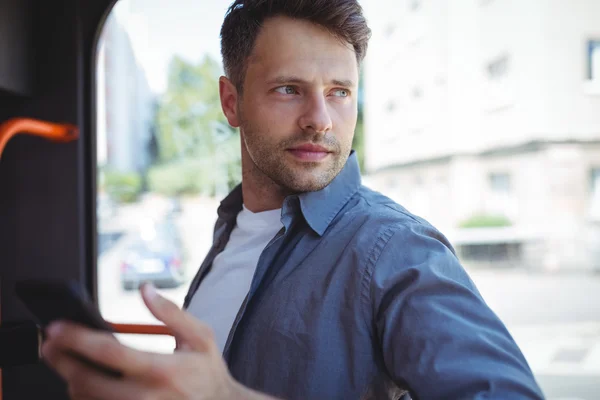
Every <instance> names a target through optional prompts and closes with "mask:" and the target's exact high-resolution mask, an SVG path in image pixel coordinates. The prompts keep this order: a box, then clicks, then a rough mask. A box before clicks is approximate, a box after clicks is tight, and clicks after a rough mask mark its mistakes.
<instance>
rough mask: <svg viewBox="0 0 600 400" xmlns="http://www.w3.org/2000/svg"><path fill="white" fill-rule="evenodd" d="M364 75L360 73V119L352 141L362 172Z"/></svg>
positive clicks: (363, 162) (363, 164)
mask: <svg viewBox="0 0 600 400" xmlns="http://www.w3.org/2000/svg"><path fill="white" fill-rule="evenodd" d="M364 87H365V81H364V73H363V71H362V70H361V71H360V78H359V85H358V118H357V121H356V130H355V131H354V138H353V139H352V148H353V149H354V150H355V151H356V155H357V156H358V163H359V165H360V169H361V171H364V170H365V168H364V166H365V122H364V121H365V118H364Z"/></svg>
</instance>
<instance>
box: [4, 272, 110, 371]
mask: <svg viewBox="0 0 600 400" xmlns="http://www.w3.org/2000/svg"><path fill="white" fill-rule="evenodd" d="M15 292H16V294H17V296H18V297H19V298H20V299H21V300H22V301H23V303H25V305H26V306H27V308H28V309H29V310H30V311H31V312H32V313H33V315H34V316H35V317H36V319H37V320H38V321H37V322H38V323H39V324H40V325H41V326H42V327H43V328H45V327H47V326H48V325H50V324H51V323H52V322H54V321H58V320H67V321H72V322H76V323H79V324H81V325H84V326H86V327H88V328H92V329H98V330H101V331H107V332H114V330H113V329H112V327H111V326H110V324H109V323H108V322H106V321H105V320H104V318H102V315H100V310H98V308H97V307H96V306H95V305H94V304H93V303H92V301H91V299H90V297H89V295H88V294H87V292H86V291H85V289H84V288H83V287H82V286H81V285H79V284H78V283H77V282H59V281H42V280H27V281H20V282H17V284H16V286H15ZM73 356H74V357H76V358H77V359H79V360H80V361H81V362H83V363H85V364H86V365H88V366H90V367H93V368H95V369H97V370H98V371H100V372H102V373H104V374H107V375H109V376H112V377H115V378H119V377H122V374H121V373H120V372H119V371H114V370H112V369H109V368H107V367H104V366H102V365H97V364H95V363H93V362H91V361H89V360H87V359H85V358H83V357H81V356H78V355H76V354H73Z"/></svg>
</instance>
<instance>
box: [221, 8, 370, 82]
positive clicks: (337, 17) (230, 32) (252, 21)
mask: <svg viewBox="0 0 600 400" xmlns="http://www.w3.org/2000/svg"><path fill="white" fill-rule="evenodd" d="M275 16H285V17H290V18H295V19H302V20H306V21H309V22H312V23H314V24H316V25H320V26H322V27H324V28H325V29H327V30H328V31H330V32H331V33H332V34H333V35H334V36H336V37H338V38H339V39H340V40H342V41H344V42H347V43H348V44H350V45H351V46H352V47H353V48H354V52H355V53H356V59H357V62H358V63H359V64H360V63H361V61H362V60H363V58H364V57H365V54H366V52H367V45H368V42H369V38H370V37H371V30H370V29H369V27H368V26H367V21H366V19H365V17H364V16H363V12H362V7H361V6H360V5H359V4H358V0H235V1H234V2H233V4H232V5H231V6H230V7H229V9H228V10H227V14H226V15H225V20H224V21H223V26H222V27H221V55H222V56H223V66H224V68H225V74H226V75H227V77H228V78H229V79H230V80H231V81H232V82H233V84H234V85H235V86H236V87H237V88H238V90H242V87H243V82H244V76H245V74H246V69H247V63H248V57H249V56H250V54H251V53H252V50H253V48H254V43H255V41H256V37H257V36H258V33H259V31H260V29H261V27H262V25H263V23H264V21H265V20H266V19H268V18H270V17H275Z"/></svg>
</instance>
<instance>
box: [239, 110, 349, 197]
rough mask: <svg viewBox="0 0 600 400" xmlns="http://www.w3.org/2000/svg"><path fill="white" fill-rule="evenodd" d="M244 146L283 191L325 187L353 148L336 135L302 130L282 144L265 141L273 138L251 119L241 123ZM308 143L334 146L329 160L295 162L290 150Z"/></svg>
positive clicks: (291, 192) (262, 170)
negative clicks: (343, 146)
mask: <svg viewBox="0 0 600 400" xmlns="http://www.w3.org/2000/svg"><path fill="white" fill-rule="evenodd" d="M240 133H241V135H242V141H243V143H242V146H245V147H246V152H247V154H248V155H249V158H250V160H249V161H250V162H251V163H252V164H254V165H253V167H254V169H255V172H257V173H259V174H262V175H263V176H264V177H266V178H268V179H267V180H266V182H264V181H265V180H264V179H258V180H259V181H263V182H264V184H268V183H269V182H268V181H271V182H273V183H275V184H276V185H278V186H279V187H280V188H281V189H282V192H283V193H287V194H294V193H304V192H314V191H318V190H321V189H323V188H325V187H326V186H327V185H329V183H331V181H332V180H333V179H334V178H335V177H336V176H337V175H338V174H339V172H340V171H341V170H342V168H343V167H344V165H345V163H346V160H347V156H348V155H349V154H350V149H349V148H348V149H343V150H342V149H341V146H340V143H339V142H338V140H337V139H336V138H335V137H334V136H333V135H330V136H327V135H325V136H323V135H321V134H316V133H309V132H300V133H297V134H295V135H294V136H293V137H290V138H289V139H286V140H284V141H281V142H279V143H273V142H269V141H268V140H262V139H261V138H263V137H269V135H268V133H263V132H261V131H260V130H258V129H256V128H255V127H253V126H252V125H251V124H250V123H248V122H247V121H242V124H241V125H240ZM304 143H313V144H316V145H320V146H323V147H325V148H327V149H330V150H331V151H332V153H330V154H329V156H328V158H329V159H328V160H327V161H326V162H325V163H321V162H303V163H300V162H294V161H293V159H292V158H291V157H290V155H288V154H286V153H287V151H286V149H289V148H290V147H294V146H297V145H300V144H304Z"/></svg>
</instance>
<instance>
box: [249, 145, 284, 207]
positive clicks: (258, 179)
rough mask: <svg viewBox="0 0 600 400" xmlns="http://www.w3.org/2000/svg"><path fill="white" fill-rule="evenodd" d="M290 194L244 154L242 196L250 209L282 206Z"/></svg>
mask: <svg viewBox="0 0 600 400" xmlns="http://www.w3.org/2000/svg"><path fill="white" fill-rule="evenodd" d="M290 194H291V193H289V191H287V190H285V189H284V188H282V187H281V186H280V185H278V184H277V183H275V182H274V181H273V180H272V179H271V178H269V177H268V176H266V175H265V174H263V173H262V171H260V170H259V169H258V168H257V167H256V165H254V162H253V161H252V160H250V159H249V157H243V156H242V196H243V198H244V205H245V206H246V208H247V209H248V210H250V211H252V212H254V213H257V212H262V211H268V210H275V209H278V208H281V207H282V206H283V200H285V198H286V197H287V196H288V195H290Z"/></svg>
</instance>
